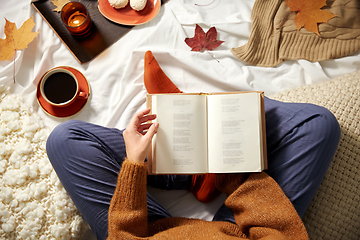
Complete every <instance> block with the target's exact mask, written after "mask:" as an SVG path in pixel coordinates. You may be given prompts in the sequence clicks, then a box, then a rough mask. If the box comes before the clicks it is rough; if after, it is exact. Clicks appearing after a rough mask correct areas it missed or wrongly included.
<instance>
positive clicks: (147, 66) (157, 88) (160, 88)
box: [144, 51, 182, 93]
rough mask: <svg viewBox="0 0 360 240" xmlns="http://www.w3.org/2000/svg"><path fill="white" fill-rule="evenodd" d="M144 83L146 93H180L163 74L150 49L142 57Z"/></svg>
mask: <svg viewBox="0 0 360 240" xmlns="http://www.w3.org/2000/svg"><path fill="white" fill-rule="evenodd" d="M144 62H145V63H144V85H145V88H146V90H147V92H148V93H182V91H180V89H179V88H178V87H177V86H176V85H175V84H174V83H173V82H172V81H171V80H170V78H168V76H166V75H165V73H164V72H163V70H162V69H161V68H160V66H159V64H158V62H157V61H156V59H155V57H154V55H153V54H152V52H151V51H147V52H146V53H145V57H144Z"/></svg>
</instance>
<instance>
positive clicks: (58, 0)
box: [51, 0, 69, 12]
mask: <svg viewBox="0 0 360 240" xmlns="http://www.w3.org/2000/svg"><path fill="white" fill-rule="evenodd" d="M51 2H52V3H53V4H54V5H55V6H56V8H54V9H53V11H54V12H60V11H61V9H62V7H63V6H64V5H65V4H67V3H68V2H69V0H52V1H51Z"/></svg>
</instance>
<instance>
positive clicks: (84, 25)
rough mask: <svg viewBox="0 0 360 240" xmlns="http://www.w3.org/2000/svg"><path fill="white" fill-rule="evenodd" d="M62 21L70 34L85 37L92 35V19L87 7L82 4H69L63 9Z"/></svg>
mask: <svg viewBox="0 0 360 240" xmlns="http://www.w3.org/2000/svg"><path fill="white" fill-rule="evenodd" d="M60 15H61V20H62V21H63V23H64V25H65V27H66V28H67V30H69V32H70V33H71V34H73V35H76V36H81V37H85V36H87V35H88V34H89V33H90V29H91V19H90V15H89V13H88V11H87V9H86V7H85V6H84V5H83V4H81V3H80V2H68V3H67V4H65V5H64V6H63V8H62V9H61V13H60Z"/></svg>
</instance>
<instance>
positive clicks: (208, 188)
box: [190, 173, 220, 203]
mask: <svg viewBox="0 0 360 240" xmlns="http://www.w3.org/2000/svg"><path fill="white" fill-rule="evenodd" d="M190 192H192V193H193V194H194V195H195V197H196V199H197V200H199V201H200V202H203V203H209V202H211V201H212V200H214V199H215V198H216V197H217V196H219V194H220V191H219V190H218V189H217V188H216V187H215V174H214V173H207V174H202V175H193V176H192V184H191V188H190Z"/></svg>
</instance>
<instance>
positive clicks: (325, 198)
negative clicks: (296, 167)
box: [272, 71, 360, 240]
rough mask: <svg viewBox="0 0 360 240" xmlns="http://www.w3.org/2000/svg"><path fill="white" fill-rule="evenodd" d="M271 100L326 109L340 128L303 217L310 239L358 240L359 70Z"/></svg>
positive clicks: (291, 91) (359, 166)
mask: <svg viewBox="0 0 360 240" xmlns="http://www.w3.org/2000/svg"><path fill="white" fill-rule="evenodd" d="M272 98H274V99H277V100H281V101H288V102H308V103H314V104H317V105H321V106H324V107H326V108H327V109H329V110H330V111H331V112H333V114H334V115H335V117H336V118H337V120H338V122H339V124H340V127H341V138H340V143H339V146H338V149H337V151H336V153H335V156H334V158H333V160H332V163H331V164H330V167H329V169H328V171H327V173H326V175H325V178H324V180H323V182H322V183H321V186H320V188H319V189H318V191H317V193H316V196H315V198H314V199H313V201H312V202H311V204H310V206H309V208H308V209H307V211H306V213H305V217H304V219H303V220H304V224H305V227H306V228H307V231H308V234H309V237H310V239H311V240H312V239H314V240H317V239H326V240H337V239H343V240H358V239H360V214H359V213H360V71H357V72H354V73H350V74H346V75H344V76H341V77H338V78H336V79H334V80H332V81H329V82H324V83H320V84H316V85H307V86H302V87H300V88H296V89H292V90H288V91H285V92H281V93H278V94H276V95H274V96H272Z"/></svg>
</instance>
